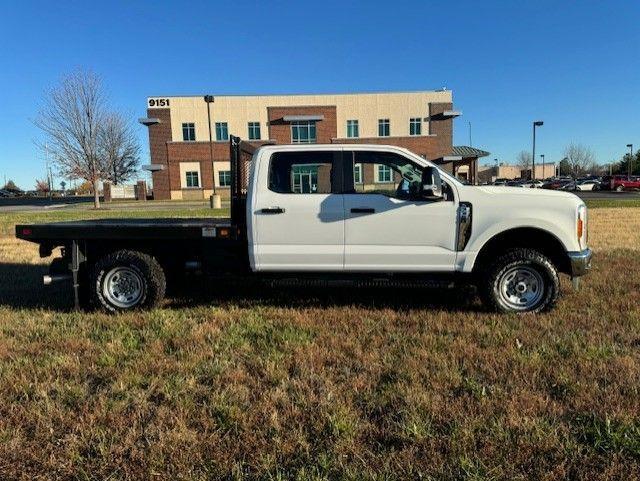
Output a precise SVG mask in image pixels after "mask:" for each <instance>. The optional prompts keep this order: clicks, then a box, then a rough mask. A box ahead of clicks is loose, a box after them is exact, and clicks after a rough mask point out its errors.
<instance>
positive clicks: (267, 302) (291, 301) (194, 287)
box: [167, 277, 481, 312]
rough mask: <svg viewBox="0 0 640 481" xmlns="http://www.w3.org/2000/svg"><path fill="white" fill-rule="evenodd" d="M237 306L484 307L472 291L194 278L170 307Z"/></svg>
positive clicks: (182, 286)
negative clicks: (222, 281)
mask: <svg viewBox="0 0 640 481" xmlns="http://www.w3.org/2000/svg"><path fill="white" fill-rule="evenodd" d="M194 305H200V306H206V305H211V306H216V305H235V306H238V307H255V306H272V307H273V306H275V307H292V308H305V307H341V306H355V307H361V308H375V309H385V308H390V309H398V310H401V309H415V308H432V309H437V310H447V311H459V312H464V311H477V310H480V309H481V307H480V304H479V303H478V302H477V301H476V299H475V291H474V290H473V289H472V288H469V287H465V288H457V289H436V288H401V287H359V288H358V287H317V286H295V287H291V286H278V285H276V286H270V285H267V284H264V283H261V282H259V281H250V282H246V283H240V282H235V283H225V284H222V283H219V282H216V281H214V280H209V279H207V278H206V277H204V278H191V279H187V280H186V282H182V283H180V287H179V288H174V289H173V290H172V292H171V297H170V298H169V301H168V303H167V307H171V308H177V309H178V308H181V307H189V306H194Z"/></svg>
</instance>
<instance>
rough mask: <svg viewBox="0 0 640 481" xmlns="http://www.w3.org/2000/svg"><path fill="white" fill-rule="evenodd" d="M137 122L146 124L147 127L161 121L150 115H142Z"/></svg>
mask: <svg viewBox="0 0 640 481" xmlns="http://www.w3.org/2000/svg"><path fill="white" fill-rule="evenodd" d="M138 122H140V123H141V124H142V125H146V126H147V127H150V126H151V125H156V124H159V123H161V122H162V121H161V120H160V119H156V118H152V117H143V118H141V119H138Z"/></svg>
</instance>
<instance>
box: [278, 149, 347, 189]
mask: <svg viewBox="0 0 640 481" xmlns="http://www.w3.org/2000/svg"><path fill="white" fill-rule="evenodd" d="M338 155H339V152H338V151H299V152H276V153H274V154H273V155H272V156H271V159H270V160H269V190H271V191H272V192H276V193H279V194H331V193H334V192H338V191H339V185H338V183H337V182H336V180H337V179H336V169H335V165H336V159H337V158H338Z"/></svg>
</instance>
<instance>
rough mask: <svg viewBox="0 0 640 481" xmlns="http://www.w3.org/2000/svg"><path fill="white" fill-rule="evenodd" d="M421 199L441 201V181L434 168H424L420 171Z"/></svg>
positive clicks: (438, 173)
mask: <svg viewBox="0 0 640 481" xmlns="http://www.w3.org/2000/svg"><path fill="white" fill-rule="evenodd" d="M421 191H422V192H421V194H422V198H423V199H428V200H442V199H443V196H442V180H441V179H440V172H438V169H436V168H435V167H430V166H429V167H425V168H424V170H423V171H422V189H421Z"/></svg>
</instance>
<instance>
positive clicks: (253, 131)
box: [249, 122, 260, 140]
mask: <svg viewBox="0 0 640 481" xmlns="http://www.w3.org/2000/svg"><path fill="white" fill-rule="evenodd" d="M249 140H260V122H249Z"/></svg>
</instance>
